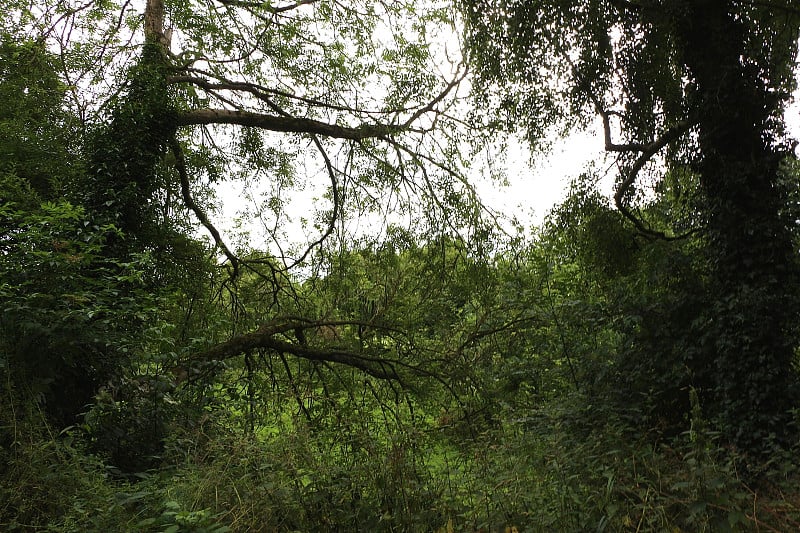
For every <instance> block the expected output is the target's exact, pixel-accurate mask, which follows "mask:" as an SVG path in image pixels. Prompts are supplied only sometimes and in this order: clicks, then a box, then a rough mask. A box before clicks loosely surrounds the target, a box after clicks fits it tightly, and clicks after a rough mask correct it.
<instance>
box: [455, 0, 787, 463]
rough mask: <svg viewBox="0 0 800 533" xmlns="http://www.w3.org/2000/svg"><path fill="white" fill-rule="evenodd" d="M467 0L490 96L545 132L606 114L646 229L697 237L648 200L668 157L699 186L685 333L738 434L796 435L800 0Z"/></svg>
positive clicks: (606, 130) (709, 393)
mask: <svg viewBox="0 0 800 533" xmlns="http://www.w3.org/2000/svg"><path fill="white" fill-rule="evenodd" d="M460 5H461V6H462V8H463V12H464V14H465V18H466V21H467V30H466V32H467V38H468V41H469V43H470V45H471V56H470V57H471V59H472V62H473V64H474V65H475V66H476V68H477V71H478V73H479V74H478V87H479V88H480V89H481V92H479V95H480V96H481V97H482V98H487V99H488V98H489V96H490V95H491V94H492V93H493V89H494V88H496V87H498V86H502V87H503V88H504V89H505V91H504V92H502V94H501V98H500V102H501V105H500V109H501V110H502V112H503V113H504V118H505V119H506V120H507V122H508V123H510V124H513V125H519V124H524V125H525V126H526V127H527V129H528V132H529V137H530V138H531V139H532V140H537V139H539V138H540V137H542V136H543V135H544V134H545V133H546V132H547V131H552V130H551V129H550V128H552V127H562V128H566V127H567V123H566V120H567V119H568V118H569V117H578V118H579V119H580V120H579V122H580V123H582V124H584V125H585V124H588V122H589V117H591V116H592V115H594V116H597V117H599V119H600V121H601V122H602V125H603V135H604V142H605V148H606V150H607V151H608V152H609V153H610V154H612V155H614V156H615V158H616V164H617V166H618V168H619V178H618V180H617V186H616V191H615V195H614V200H615V203H616V206H617V208H618V210H619V211H620V212H621V213H622V214H623V215H624V216H625V217H626V218H627V219H628V221H629V222H630V223H631V224H632V225H633V226H634V227H635V228H636V229H637V230H638V231H639V232H640V233H641V234H643V235H645V236H646V237H648V238H651V239H675V238H679V237H682V236H684V235H685V234H684V233H680V232H675V231H672V230H670V229H669V227H668V226H665V225H664V223H663V222H660V221H657V220H653V219H652V218H650V219H649V218H648V217H647V214H646V213H643V212H641V211H639V210H638V209H637V208H636V203H635V201H636V198H637V195H638V193H640V192H642V191H644V190H645V188H646V183H645V174H649V175H650V176H651V177H652V179H654V180H655V181H656V182H658V181H660V178H659V176H664V175H665V174H664V173H663V169H664V167H666V169H667V170H668V174H666V176H669V175H670V174H669V173H672V175H673V176H674V175H676V173H681V174H682V175H684V176H688V178H687V179H688V180H690V183H696V184H697V186H696V187H693V186H692V187H688V189H696V190H697V191H699V194H698V195H697V196H696V197H694V198H693V199H692V203H693V205H695V206H696V213H697V216H696V217H694V220H695V224H696V225H695V227H694V228H692V229H690V230H689V232H690V233H692V232H699V238H701V239H702V240H703V242H704V243H705V250H706V252H705V253H706V262H707V265H708V267H709V271H710V274H709V279H708V281H707V290H708V294H709V295H710V296H709V302H708V305H707V307H706V308H705V309H704V310H703V313H702V318H699V319H698V320H696V321H695V322H694V323H693V325H692V327H691V328H690V329H689V330H687V331H685V332H684V336H685V337H684V338H685V339H686V340H688V341H690V342H688V343H687V344H688V345H689V346H690V349H689V350H688V352H687V353H686V354H685V355H684V356H683V363H684V364H685V365H686V366H687V367H688V369H689V372H690V374H691V380H692V382H693V383H694V384H695V385H696V386H697V387H698V389H699V390H700V391H701V400H702V401H703V402H704V403H705V404H706V405H705V407H706V408H707V412H709V413H711V414H713V416H714V418H715V419H716V420H717V422H718V423H719V427H720V428H721V429H723V430H724V431H725V433H726V435H727V438H728V439H729V441H732V442H734V443H737V444H739V445H741V446H742V447H743V448H746V449H749V450H752V451H765V450H766V449H767V448H766V447H765V446H766V442H767V441H769V440H770V439H772V438H775V437H777V438H778V439H779V440H781V441H782V442H789V441H790V440H791V439H790V435H793V434H795V431H796V429H795V428H794V427H793V426H792V424H791V423H790V422H791V417H790V416H789V415H788V412H789V410H790V409H791V408H793V407H796V406H797V399H798V396H797V394H796V391H797V374H796V373H795V371H794V369H793V363H794V349H795V348H796V346H797V336H796V334H797V326H798V324H797V312H798V310H800V308H798V265H797V260H796V258H795V255H796V254H795V252H794V245H793V242H792V234H793V226H794V220H791V219H789V218H788V217H787V216H786V213H787V207H788V203H787V201H788V200H787V199H788V195H789V193H790V191H789V190H788V189H787V187H786V183H787V180H785V179H784V177H783V175H782V170H781V164H782V162H783V161H784V160H785V159H787V158H790V157H791V147H790V143H789V141H788V140H787V139H786V137H785V134H784V128H783V116H782V113H783V109H784V105H785V103H786V102H787V100H788V98H789V97H790V94H791V91H792V90H793V88H794V78H793V69H794V66H795V63H794V60H795V57H796V54H797V42H798V36H800V11H798V9H797V8H796V7H795V6H794V4H793V3H792V2H787V1H781V0H775V1H769V2H751V1H744V2H732V1H726V2H722V1H712V0H701V1H675V2H651V1H649V0H633V1H617V0H592V1H589V2H583V3H575V2H562V1H559V0H543V1H533V2H524V3H519V2H506V1H503V2H485V1H482V0H466V1H462V2H461V3H460ZM553 78H555V79H556V80H557V81H555V82H554V81H553ZM617 136H619V137H621V140H616V139H615V137H617ZM662 190H663V188H662Z"/></svg>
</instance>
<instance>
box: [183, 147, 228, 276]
mask: <svg viewBox="0 0 800 533" xmlns="http://www.w3.org/2000/svg"><path fill="white" fill-rule="evenodd" d="M170 147H171V148H172V153H173V155H174V156H175V168H176V169H177V171H178V176H179V177H180V180H181V194H182V195H183V203H184V205H185V206H186V207H187V208H189V209H191V210H192V212H193V213H194V214H195V216H196V217H197V219H198V220H199V221H200V223H201V224H203V226H204V227H205V228H206V229H207V230H208V232H209V233H210V234H211V237H212V238H213V239H214V243H215V244H216V245H217V246H218V247H219V249H220V250H222V253H224V254H225V257H227V258H228V261H230V262H231V267H232V268H233V272H232V273H231V277H233V278H236V277H237V275H238V274H239V258H238V257H236V254H234V253H233V252H231V250H230V248H228V246H227V245H226V244H225V241H224V240H222V236H221V235H220V233H219V231H218V230H217V228H215V227H214V225H213V224H212V223H211V221H210V220H209V219H208V217H207V216H206V214H205V212H204V211H203V209H202V208H201V207H200V206H199V205H197V203H196V202H195V201H194V198H192V191H191V187H190V184H189V174H188V173H187V171H186V159H185V157H184V155H183V150H182V149H181V145H180V143H178V139H177V138H175V137H174V136H173V137H172V138H171V139H170Z"/></svg>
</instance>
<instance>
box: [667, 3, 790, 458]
mask: <svg viewBox="0 0 800 533" xmlns="http://www.w3.org/2000/svg"><path fill="white" fill-rule="evenodd" d="M727 8H728V6H726V5H725V3H723V2H718V1H700V2H694V3H693V4H692V9H691V10H690V11H689V12H688V14H687V16H686V18H685V19H684V20H683V21H682V24H681V27H682V28H683V34H682V37H683V39H684V46H685V50H684V54H685V61H686V65H687V67H688V68H689V72H690V74H691V76H692V78H693V79H694V82H695V84H696V91H697V92H696V100H695V101H694V102H693V104H694V106H695V110H694V113H696V119H697V124H698V130H699V137H698V144H699V148H700V150H699V155H698V161H697V163H696V170H697V171H698V174H699V176H700V183H701V186H702V188H703V190H704V193H705V195H706V199H707V202H708V206H707V217H708V235H709V244H710V246H709V248H708V249H709V254H710V259H711V262H712V263H711V264H712V272H713V279H712V294H714V301H713V302H712V306H711V309H710V313H711V315H710V316H708V317H707V318H706V320H705V321H704V323H703V325H702V326H701V328H702V331H700V332H699V333H700V335H702V336H703V338H702V339H699V340H701V341H705V342H703V347H702V348H701V353H705V355H706V357H708V358H709V359H705V357H702V359H705V360H698V361H693V363H694V365H693V366H694V368H691V370H692V371H694V372H695V373H696V374H698V377H700V378H701V382H704V383H708V384H709V385H710V387H711V389H712V390H711V391H708V392H710V395H709V398H708V399H709V400H710V401H711V402H712V404H713V406H714V409H713V410H714V411H715V412H716V413H717V414H718V416H720V417H721V419H722V420H721V421H722V424H721V425H720V427H724V428H729V431H730V432H731V433H732V434H731V435H730V436H731V437H732V438H733V440H734V441H735V442H738V443H740V444H743V445H745V446H747V447H752V446H750V445H752V444H753V443H755V442H763V441H764V439H765V438H768V437H769V436H770V434H775V436H777V437H778V438H779V439H781V438H784V437H786V436H787V435H788V433H789V432H788V431H787V429H788V428H787V427H786V424H787V422H788V410H789V409H790V408H791V407H793V406H795V405H796V396H795V394H794V393H793V390H794V389H793V386H794V384H795V373H794V372H793V370H792V361H793V358H794V347H795V344H796V335H795V331H794V324H795V323H796V322H797V311H798V303H797V302H798V300H797V282H798V276H797V261H796V259H795V254H794V252H793V244H792V238H791V233H790V228H789V224H790V222H791V221H789V220H786V219H785V217H784V216H783V215H782V211H785V209H784V207H785V206H786V200H787V199H786V194H785V190H784V189H782V187H781V186H780V181H779V164H780V161H781V160H782V159H783V158H784V157H785V156H786V155H787V150H786V149H785V148H784V147H782V146H780V145H778V144H777V140H776V138H775V132H774V131H773V128H774V126H775V125H774V124H773V123H771V122H772V120H773V119H774V117H775V116H776V115H777V113H778V111H779V105H780V102H779V100H778V99H777V98H776V96H775V94H774V93H771V92H770V91H769V90H768V89H767V87H766V86H765V84H764V82H763V80H762V78H761V76H760V70H759V67H758V65H756V64H754V63H752V62H748V61H747V59H746V58H747V57H748V53H747V50H746V49H745V47H746V43H745V30H744V28H743V26H742V24H741V23H740V22H738V21H737V20H736V19H735V18H734V16H733V14H731V13H730V12H729V11H728V9H727Z"/></svg>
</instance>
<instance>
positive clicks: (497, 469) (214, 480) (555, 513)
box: [0, 399, 800, 533]
mask: <svg viewBox="0 0 800 533" xmlns="http://www.w3.org/2000/svg"><path fill="white" fill-rule="evenodd" d="M562 400H563V399H562ZM501 418H502V420H504V422H502V423H499V424H497V425H496V426H495V427H490V428H486V429H485V430H484V431H483V432H481V433H480V434H478V435H476V436H475V437H469V438H468V437H466V436H465V435H462V436H457V435H454V434H453V433H452V432H448V431H446V430H444V429H442V428H439V427H437V426H436V425H435V424H433V423H428V424H427V425H424V427H414V426H409V427H405V428H396V429H395V430H393V431H388V430H386V429H385V428H384V430H383V431H377V430H375V429H374V427H376V426H373V429H369V428H370V426H369V425H362V426H358V427H350V428H346V429H344V430H342V428H340V429H339V430H338V431H319V430H315V429H314V428H312V427H310V426H306V425H303V424H297V425H296V426H295V427H294V428H293V429H292V430H291V431H285V432H282V433H278V434H277V435H275V434H271V435H272V436H262V437H260V438H258V437H255V436H253V435H252V434H249V433H248V432H241V431H240V432H235V431H227V432H217V433H216V434H215V435H216V436H215V437H214V438H211V439H208V440H207V441H206V442H205V443H204V444H203V446H202V447H196V448H193V449H192V450H191V451H190V452H191V453H188V452H187V450H186V449H185V448H181V446H179V445H178V444H179V443H177V444H176V443H174V442H173V443H172V444H171V445H170V443H168V445H167V448H166V451H165V453H164V457H163V464H162V465H161V466H160V467H159V468H156V469H152V470H150V471H147V472H141V473H138V474H136V475H132V476H127V477H121V476H119V475H116V474H115V470H114V468H113V467H112V466H111V465H109V464H107V462H106V461H104V460H102V459H101V458H99V457H95V456H93V455H91V454H90V453H88V452H87V449H86V447H85V446H84V445H83V444H82V439H81V436H80V433H79V432H77V430H72V431H67V432H64V433H62V434H59V435H55V434H52V433H49V432H48V431H46V427H45V426H43V425H42V424H41V423H34V422H27V423H25V424H23V425H21V426H17V427H15V428H13V437H14V438H13V439H12V441H13V442H12V443H11V445H10V446H7V447H5V448H4V449H3V451H2V464H1V465H0V467H1V468H2V480H3V481H2V487H0V529H2V530H4V531H58V532H67V531H76V532H77V531H144V532H149V531H153V532H170V533H172V532H178V531H195V532H215V533H222V532H225V531H436V532H442V533H448V532H451V531H453V532H455V531H470V532H475V531H482V532H489V531H499V532H504V533H505V532H511V531H516V532H520V533H521V532H525V531H530V532H536V531H543V532H544V531H670V532H680V531H687V532H688V531H692V532H702V531H709V532H712V531H713V532H725V531H796V530H800V490H798V489H797V487H796V485H797V481H798V476H797V473H796V470H795V469H794V468H793V466H792V457H790V456H789V455H785V456H776V458H775V460H774V461H773V463H772V465H771V467H770V470H769V471H768V472H764V473H762V475H760V476H759V478H758V479H757V480H756V481H745V478H744V477H743V475H742V474H741V472H740V470H741V465H742V464H744V463H746V460H745V459H744V458H742V457H738V456H736V454H735V453H734V452H733V451H732V450H730V449H727V448H724V447H721V446H719V445H718V444H717V439H716V435H715V434H714V433H713V432H712V431H710V430H708V429H706V427H705V424H704V422H703V420H702V415H701V414H700V412H699V409H698V410H696V411H695V413H694V415H693V420H692V425H691V427H692V429H691V430H690V431H688V432H686V433H684V434H683V435H681V436H680V437H678V438H676V439H673V440H671V441H669V442H658V441H657V439H653V438H648V439H645V438H642V437H641V435H642V432H641V431H636V432H635V431H632V428H630V427H629V426H627V425H626V424H625V423H624V422H623V421H622V420H621V419H620V418H619V417H617V416H616V415H615V414H614V413H613V412H610V411H606V410H603V409H602V408H598V407H587V404H586V402H585V401H583V400H576V401H572V402H571V403H570V402H567V403H564V402H563V401H562V402H561V403H560V404H559V405H558V406H549V407H546V408H540V409H537V410H531V411H530V412H528V413H525V416H520V413H518V412H517V413H504V414H503V416H502V417H501ZM419 426H423V424H419ZM2 431H3V432H4V433H5V436H8V435H10V434H12V433H10V431H11V428H8V427H5V428H2ZM464 433H466V432H464ZM634 435H636V437H634Z"/></svg>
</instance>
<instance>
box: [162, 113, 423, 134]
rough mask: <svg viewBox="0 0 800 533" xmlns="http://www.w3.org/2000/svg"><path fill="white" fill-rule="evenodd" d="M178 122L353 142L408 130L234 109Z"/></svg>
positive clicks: (182, 117) (186, 116) (183, 115)
mask: <svg viewBox="0 0 800 533" xmlns="http://www.w3.org/2000/svg"><path fill="white" fill-rule="evenodd" d="M175 122H176V125H178V126H195V125H200V124H235V125H238V126H250V127H255V128H262V129H265V130H269V131H280V132H286V133H313V134H317V135H323V136H325V137H333V138H337V139H349V140H353V141H360V140H363V139H369V138H385V137H387V136H390V135H393V134H396V133H399V132H401V131H404V130H406V129H407V128H404V127H402V126H391V125H387V124H362V125H361V126H357V127H349V126H339V125H336V124H330V123H327V122H321V121H319V120H314V119H310V118H297V117H285V116H276V115H267V114H263V113H253V112H250V111H233V110H230V109H196V110H192V111H185V112H183V113H179V114H178V116H177V117H176V121H175Z"/></svg>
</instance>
